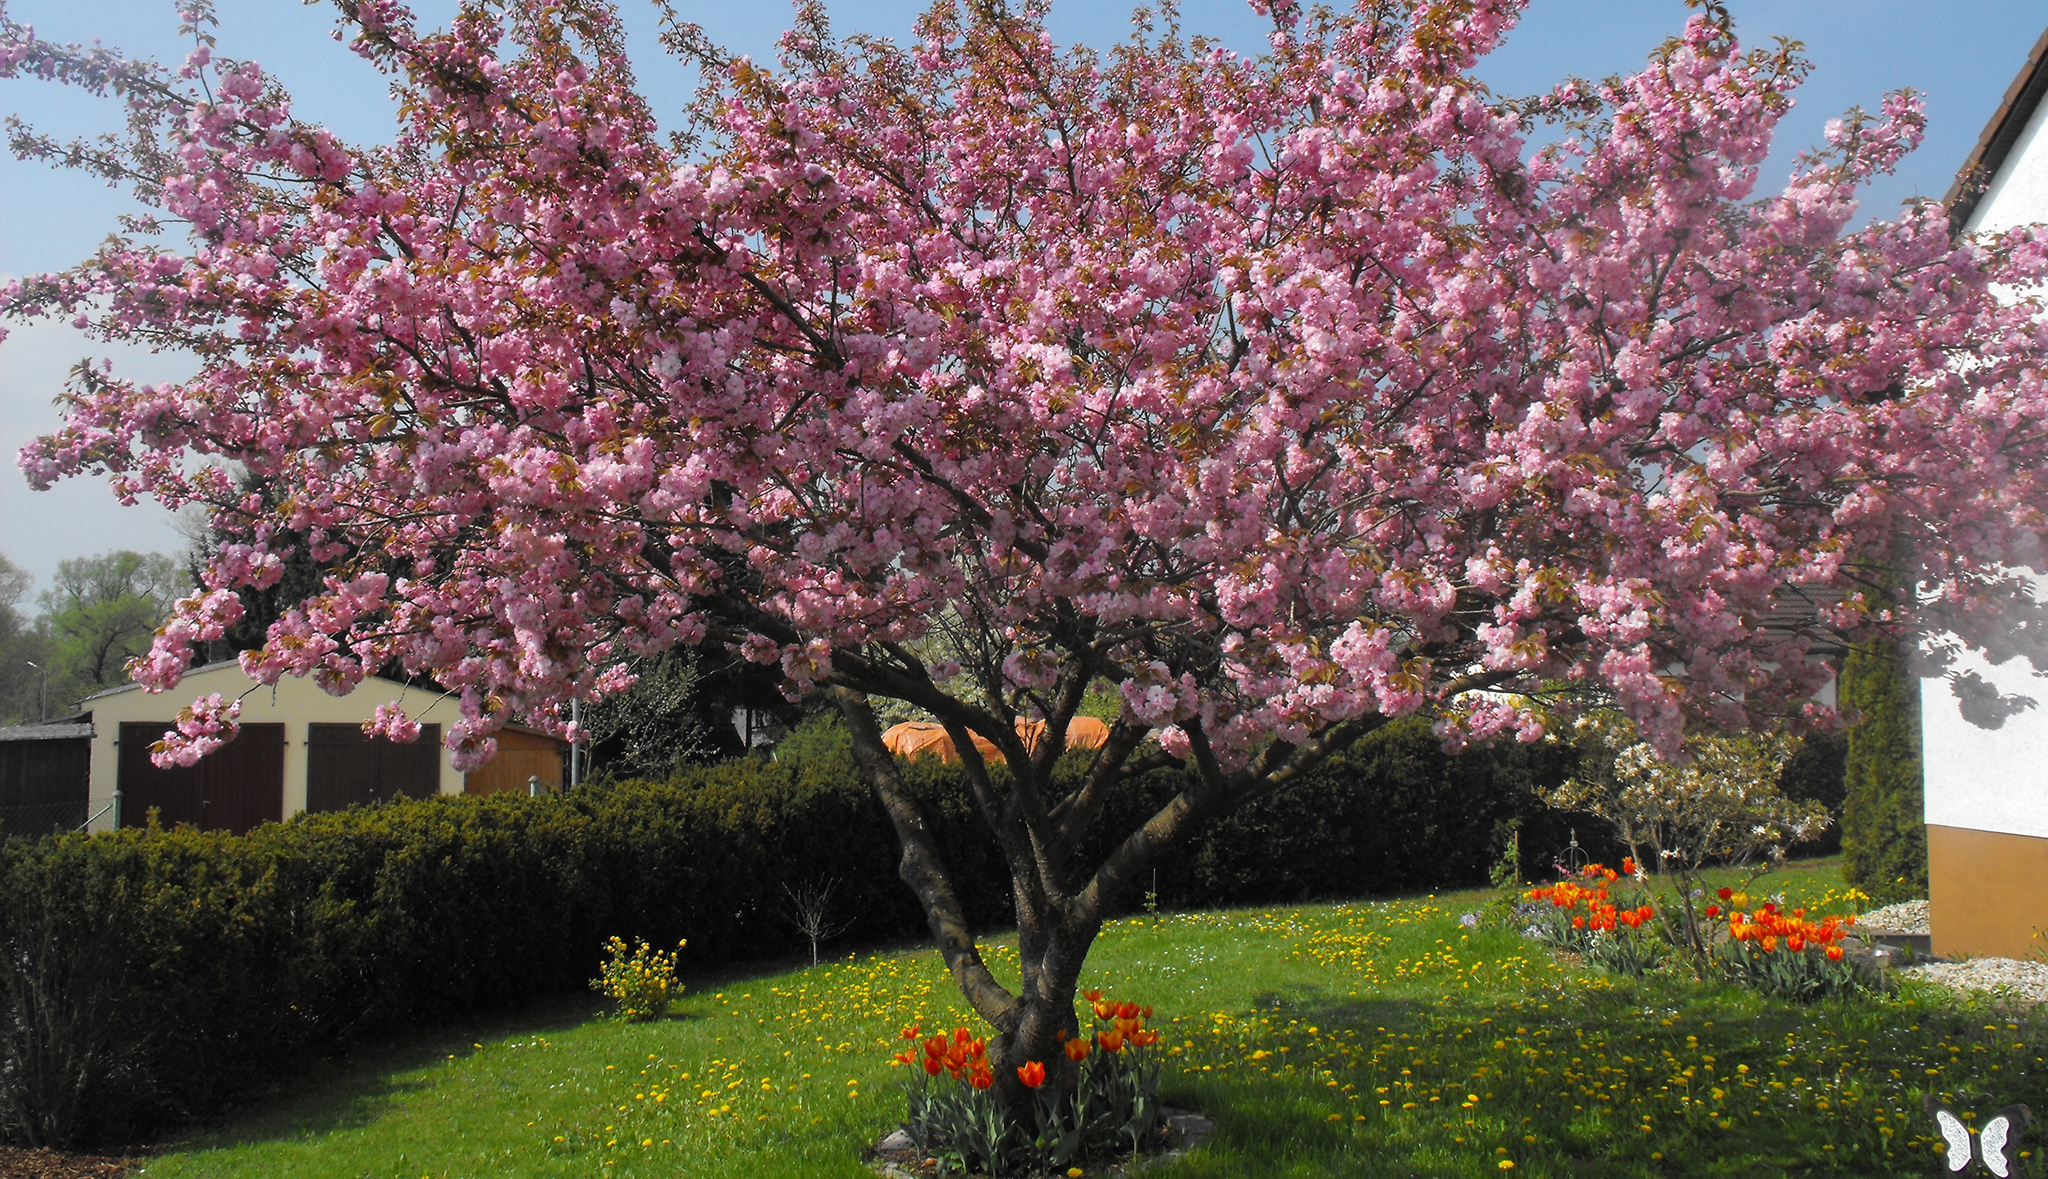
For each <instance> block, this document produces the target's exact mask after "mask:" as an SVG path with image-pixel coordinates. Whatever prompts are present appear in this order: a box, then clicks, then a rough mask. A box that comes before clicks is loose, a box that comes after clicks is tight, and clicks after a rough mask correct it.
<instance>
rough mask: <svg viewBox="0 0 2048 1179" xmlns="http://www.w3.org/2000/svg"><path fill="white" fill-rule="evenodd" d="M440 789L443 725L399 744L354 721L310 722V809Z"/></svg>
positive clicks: (424, 727)
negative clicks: (371, 733)
mask: <svg viewBox="0 0 2048 1179" xmlns="http://www.w3.org/2000/svg"><path fill="white" fill-rule="evenodd" d="M440 791H441V726H440V725H421V726H420V735H419V736H418V737H417V738H415V739H414V740H412V741H411V742H409V743H407V744H404V745H400V744H398V743H396V742H392V741H386V740H385V739H384V738H382V737H370V736H366V735H365V734H364V733H363V730H362V729H361V728H359V727H357V726H355V725H307V726H306V809H307V810H309V811H338V810H342V809H343V808H346V807H351V806H368V805H369V804H371V803H375V802H387V801H389V800H391V799H394V798H398V797H401V796H403V797H406V798H432V797H433V796H434V795H436V794H438V793H440Z"/></svg>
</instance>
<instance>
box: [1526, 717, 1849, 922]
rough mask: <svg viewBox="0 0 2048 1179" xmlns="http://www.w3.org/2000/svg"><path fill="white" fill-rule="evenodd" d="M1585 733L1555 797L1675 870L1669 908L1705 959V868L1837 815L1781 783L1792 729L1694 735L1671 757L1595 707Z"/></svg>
mask: <svg viewBox="0 0 2048 1179" xmlns="http://www.w3.org/2000/svg"><path fill="white" fill-rule="evenodd" d="M1579 738H1580V739H1579V742H1578V744H1579V749H1580V764H1579V772H1578V773H1577V774H1575V775H1573V776H1572V777H1571V778H1570V779H1568V780H1567V781H1565V782H1564V783H1563V784H1562V785H1561V786H1559V787H1558V788H1557V789H1556V790H1554V791H1551V792H1550V793H1549V795H1548V801H1549V802H1550V803H1551V804H1552V805H1553V806H1560V807H1565V808H1568V809H1571V810H1580V811H1586V812H1589V813H1591V814H1594V815H1597V816H1599V817H1600V818H1603V819H1605V820H1607V821H1608V822H1610V823H1612V824H1614V826H1615V829H1616V831H1617V833H1618V834H1619V835H1620V836H1621V839H1622V842H1624V843H1626V844H1628V846H1629V850H1630V852H1631V853H1632V855H1633V857H1634V859H1635V861H1636V863H1637V864H1641V865H1646V866H1647V865H1655V866H1656V868H1657V870H1658V871H1659V872H1661V873H1664V874H1666V875H1668V876H1670V877H1671V878H1672V880H1673V883H1674V884H1675V885H1676V886H1677V893H1678V902H1679V903H1678V904H1677V905H1674V906H1667V907H1666V908H1665V913H1666V918H1667V920H1669V921H1671V923H1672V926H1673V928H1672V934H1673V940H1675V941H1677V942H1679V943H1680V944H1681V945H1684V946H1687V947H1689V948H1690V949H1692V950H1693V952H1694V953H1695V954H1696V955H1697V956H1698V958H1699V960H1701V961H1704V959H1705V955H1706V951H1707V944H1706V937H1705V933H1704V931H1703V929H1702V928H1701V922H1700V914H1699V913H1698V912H1697V911H1696V906H1695V904H1694V902H1695V901H1696V900H1698V899H1700V898H1701V897H1702V896H1703V892H1702V890H1701V889H1700V887H1699V882H1698V875H1699V872H1700V869H1701V868H1703V867H1705V866H1707V865H1709V864H1722V865H1730V866H1737V867H1740V866H1745V865H1760V864H1765V863H1775V862H1777V861H1778V860H1781V859H1782V858H1783V857H1784V854H1785V847H1786V845H1788V844H1790V843H1794V842H1798V841H1801V840H1805V839H1809V838H1811V837H1812V836H1813V835H1814V834H1816V833H1817V832H1819V831H1820V830H1821V829H1822V828H1824V827H1826V826H1827V825H1828V823H1829V822H1830V821H1831V820H1830V819H1829V817H1828V813H1827V808H1826V807H1824V806H1822V805H1821V804H1819V803H1816V802H1806V801H1798V800H1794V799H1790V798H1787V797H1785V795H1784V794H1783V793H1781V792H1780V791H1779V790H1778V774H1779V771H1781V770H1782V769H1783V768H1784V766H1785V762H1786V760H1787V759H1788V758H1790V757H1791V756H1792V750H1793V742H1792V741H1791V739H1790V738H1787V737H1783V736H1775V735H1765V734H1741V735H1735V736H1720V735H1715V736H1707V735H1696V736H1692V737H1688V738H1687V739H1686V741H1685V743H1684V745H1683V747H1682V748H1681V750H1680V752H1679V754H1678V756H1676V757H1673V758H1670V759H1668V760H1666V759H1661V758H1659V757H1658V756H1657V754H1656V752H1655V751H1654V750H1653V749H1651V747H1650V746H1649V744H1648V743H1647V742H1645V741H1644V740H1643V739H1642V737H1641V735H1640V734H1639V733H1637V731H1636V729H1635V726H1634V725H1632V724H1630V723H1629V721H1628V719H1627V718H1626V717H1624V716H1621V715H1620V714H1618V713H1596V714H1593V715H1591V716H1588V717H1586V718H1584V719H1582V720H1580V721H1579ZM1639 871H1640V869H1639Z"/></svg>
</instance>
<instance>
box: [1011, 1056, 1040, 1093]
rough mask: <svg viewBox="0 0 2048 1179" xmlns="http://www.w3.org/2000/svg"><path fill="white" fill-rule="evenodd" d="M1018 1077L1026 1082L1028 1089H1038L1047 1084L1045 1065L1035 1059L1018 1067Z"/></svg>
mask: <svg viewBox="0 0 2048 1179" xmlns="http://www.w3.org/2000/svg"><path fill="white" fill-rule="evenodd" d="M1017 1079H1018V1080H1020V1081H1022V1082H1024V1087H1025V1088H1026V1089H1036V1088H1038V1087H1039V1086H1040V1085H1043V1084H1045V1066H1044V1065H1042V1064H1040V1063H1038V1062H1037V1061H1035V1060H1033V1061H1029V1062H1027V1063H1025V1064H1023V1065H1021V1066H1019V1067H1018V1069H1017Z"/></svg>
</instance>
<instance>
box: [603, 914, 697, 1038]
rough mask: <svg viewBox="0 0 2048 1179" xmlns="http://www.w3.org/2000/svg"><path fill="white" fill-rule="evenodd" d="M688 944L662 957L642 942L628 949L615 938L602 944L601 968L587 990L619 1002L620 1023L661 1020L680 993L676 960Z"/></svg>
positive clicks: (662, 954)
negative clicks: (603, 955)
mask: <svg viewBox="0 0 2048 1179" xmlns="http://www.w3.org/2000/svg"><path fill="white" fill-rule="evenodd" d="M688 944H689V942H688V940H687V939H685V940H683V941H680V942H677V943H676V948H675V949H673V950H671V951H669V952H667V953H663V952H662V951H660V950H657V949H655V948H654V947H653V946H651V945H648V944H647V943H646V942H644V941H643V942H641V943H639V945H637V946H628V945H627V944H626V940H625V939H624V938H621V937H618V936H616V935H615V936H613V937H612V938H611V939H610V940H608V941H606V942H605V944H604V948H605V954H606V957H605V962H604V968H603V970H602V971H601V972H600V973H599V974H598V976H597V977H596V978H593V979H591V980H590V986H591V988H592V989H593V990H596V991H599V992H602V993H603V994H605V995H609V996H610V997H611V998H613V999H615V1000H617V1001H618V1004H619V1011H618V1017H619V1018H620V1019H624V1020H646V1019H660V1018H661V1017H662V1016H664V1015H667V1014H668V1005H669V1003H670V1002H671V1001H672V1000H674V999H675V997H676V996H677V995H680V994H682V993H683V988H682V984H680V983H678V982H677V981H676V959H677V958H679V957H681V955H682V951H683V947H684V946H686V945H688Z"/></svg>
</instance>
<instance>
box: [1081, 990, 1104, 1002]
mask: <svg viewBox="0 0 2048 1179" xmlns="http://www.w3.org/2000/svg"><path fill="white" fill-rule="evenodd" d="M1081 997H1082V998H1083V999H1086V1000H1088V1001H1089V1002H1090V1003H1094V1002H1098V1001H1100V1000H1101V998H1102V988H1101V987H1091V988H1089V989H1088V990H1085V991H1082V992H1081Z"/></svg>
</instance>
